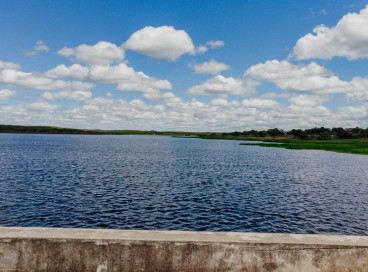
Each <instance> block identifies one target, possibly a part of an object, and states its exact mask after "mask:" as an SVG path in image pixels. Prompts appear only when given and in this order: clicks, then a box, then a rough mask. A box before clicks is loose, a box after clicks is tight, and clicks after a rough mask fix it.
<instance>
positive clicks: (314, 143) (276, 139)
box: [0, 125, 368, 155]
mask: <svg viewBox="0 0 368 272" xmlns="http://www.w3.org/2000/svg"><path fill="white" fill-rule="evenodd" d="M0 133H40V134H91V135H170V136H177V137H183V136H184V137H195V138H202V139H227V140H252V141H259V142H258V143H241V145H259V146H267V147H278V148H287V149H314V150H326V151H334V152H342V153H352V154H363V155H368V128H366V129H363V128H358V127H356V128H341V127H337V128H332V129H330V128H324V127H320V128H312V129H305V130H302V129H292V130H290V131H284V130H281V129H278V128H274V129H268V130H248V131H243V132H239V131H235V132H222V133H221V132H182V131H155V130H150V131H145V130H98V129H73V128H60V127H52V126H20V125H0ZM265 142H267V143H265Z"/></svg>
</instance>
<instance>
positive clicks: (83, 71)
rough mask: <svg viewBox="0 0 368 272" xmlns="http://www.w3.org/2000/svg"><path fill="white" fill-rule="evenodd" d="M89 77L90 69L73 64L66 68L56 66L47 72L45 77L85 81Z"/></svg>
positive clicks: (62, 65)
mask: <svg viewBox="0 0 368 272" xmlns="http://www.w3.org/2000/svg"><path fill="white" fill-rule="evenodd" d="M87 75H88V68H87V67H84V66H82V65H80V64H73V65H71V66H69V67H66V66H65V65H64V64H61V65H58V66H56V67H55V68H54V69H51V70H49V71H47V72H46V73H45V74H44V76H46V77H50V78H71V79H84V78H85V77H86V76H87Z"/></svg>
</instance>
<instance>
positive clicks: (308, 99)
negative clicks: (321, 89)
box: [289, 95, 331, 107]
mask: <svg viewBox="0 0 368 272" xmlns="http://www.w3.org/2000/svg"><path fill="white" fill-rule="evenodd" d="M330 99H331V97H329V96H319V95H293V96H292V97H290V98H289V101H290V102H291V103H293V104H295V105H297V106H300V107H316V106H320V105H322V104H323V103H325V102H327V101H329V100H330Z"/></svg>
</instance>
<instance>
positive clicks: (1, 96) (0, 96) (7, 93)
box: [0, 89, 17, 100]
mask: <svg viewBox="0 0 368 272" xmlns="http://www.w3.org/2000/svg"><path fill="white" fill-rule="evenodd" d="M16 96H17V92H16V91H12V90H8V89H2V90H0V100H6V99H10V98H13V97H16Z"/></svg>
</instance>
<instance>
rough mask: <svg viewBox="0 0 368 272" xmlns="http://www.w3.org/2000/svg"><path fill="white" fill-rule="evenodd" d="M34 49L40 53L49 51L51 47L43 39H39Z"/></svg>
mask: <svg viewBox="0 0 368 272" xmlns="http://www.w3.org/2000/svg"><path fill="white" fill-rule="evenodd" d="M33 49H34V50H35V51H37V52H38V53H40V52H48V51H49V48H48V47H47V46H46V44H45V43H44V42H43V41H38V42H37V43H36V45H35V46H34V47H33Z"/></svg>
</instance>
